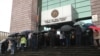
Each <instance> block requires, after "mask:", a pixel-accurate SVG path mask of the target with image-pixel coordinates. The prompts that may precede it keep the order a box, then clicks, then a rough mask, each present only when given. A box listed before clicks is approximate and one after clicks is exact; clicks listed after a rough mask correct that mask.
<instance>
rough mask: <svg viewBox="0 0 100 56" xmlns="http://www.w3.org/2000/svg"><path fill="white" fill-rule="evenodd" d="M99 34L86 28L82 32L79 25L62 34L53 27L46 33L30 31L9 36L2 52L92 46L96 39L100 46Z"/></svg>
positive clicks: (3, 44) (12, 52)
mask: <svg viewBox="0 0 100 56" xmlns="http://www.w3.org/2000/svg"><path fill="white" fill-rule="evenodd" d="M94 33H95V34H94ZM93 34H94V36H93ZM98 36H99V32H98V31H96V30H94V31H93V30H92V29H86V30H85V31H84V32H82V30H81V28H80V27H78V26H77V27H75V28H74V29H72V30H70V31H65V32H64V31H60V34H57V30H55V29H51V30H50V31H48V32H45V33H37V34H35V33H32V32H30V33H29V34H27V35H19V36H17V37H9V38H8V39H6V41H4V42H3V43H2V47H1V48H2V54H4V53H6V52H7V51H10V52H11V55H12V56H13V55H14V53H15V52H16V51H17V50H20V51H25V50H26V49H30V50H32V51H35V50H37V49H40V48H46V47H55V48H56V47H58V46H65V47H70V46H82V45H83V46H92V45H94V39H95V40H96V43H97V46H100V44H99V39H98V38H96V37H98ZM94 37H95V38H94Z"/></svg>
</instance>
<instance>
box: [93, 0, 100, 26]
mask: <svg viewBox="0 0 100 56" xmlns="http://www.w3.org/2000/svg"><path fill="white" fill-rule="evenodd" d="M91 9H92V10H91V12H92V15H94V18H92V19H95V20H94V21H93V23H94V24H95V25H97V26H99V27H100V0H91Z"/></svg>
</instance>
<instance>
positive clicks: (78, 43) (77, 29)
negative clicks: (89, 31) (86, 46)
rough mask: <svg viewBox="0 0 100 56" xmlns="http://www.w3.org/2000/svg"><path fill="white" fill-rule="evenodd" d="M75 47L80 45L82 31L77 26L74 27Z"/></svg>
mask: <svg viewBox="0 0 100 56" xmlns="http://www.w3.org/2000/svg"><path fill="white" fill-rule="evenodd" d="M75 35H76V45H78V46H80V45H81V37H82V30H81V28H80V26H79V25H77V26H75Z"/></svg>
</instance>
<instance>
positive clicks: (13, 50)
mask: <svg viewBox="0 0 100 56" xmlns="http://www.w3.org/2000/svg"><path fill="white" fill-rule="evenodd" d="M14 53H15V47H14V46H11V55H13V54H14Z"/></svg>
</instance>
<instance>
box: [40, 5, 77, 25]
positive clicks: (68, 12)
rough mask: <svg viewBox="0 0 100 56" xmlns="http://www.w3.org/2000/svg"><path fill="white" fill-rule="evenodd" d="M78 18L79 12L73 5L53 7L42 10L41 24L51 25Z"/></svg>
mask: <svg viewBox="0 0 100 56" xmlns="http://www.w3.org/2000/svg"><path fill="white" fill-rule="evenodd" d="M76 18H77V13H76V11H75V9H74V8H73V7H72V6H71V5H67V6H62V7H58V8H53V9H50V10H46V11H42V13H41V25H51V24H56V23H63V22H69V21H73V20H74V19H76Z"/></svg>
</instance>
